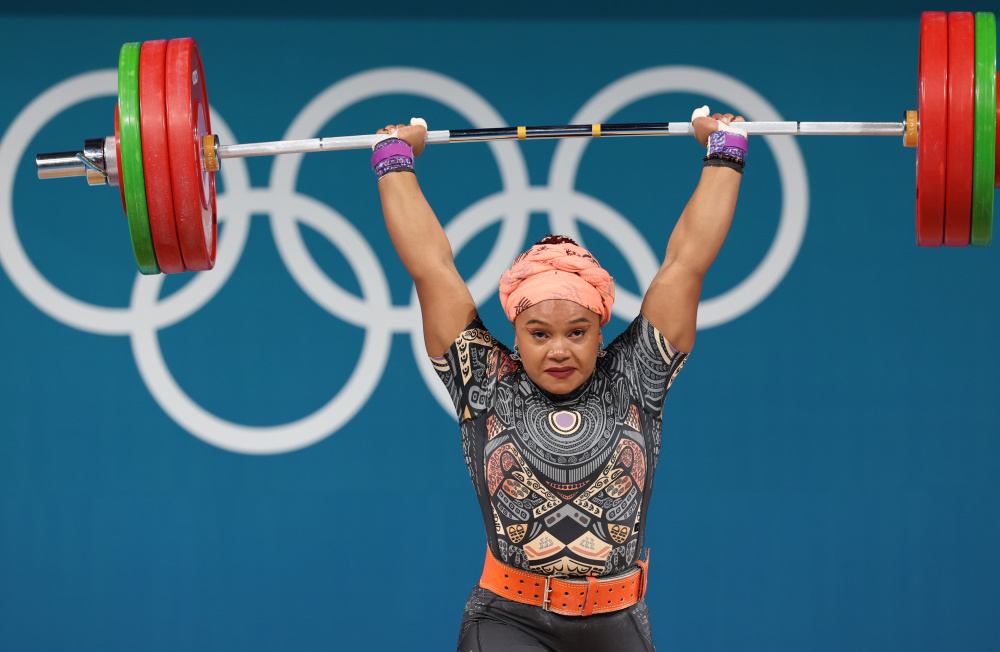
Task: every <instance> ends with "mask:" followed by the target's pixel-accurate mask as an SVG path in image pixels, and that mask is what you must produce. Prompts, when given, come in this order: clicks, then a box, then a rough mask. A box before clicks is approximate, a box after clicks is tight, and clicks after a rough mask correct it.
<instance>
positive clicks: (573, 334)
mask: <svg viewBox="0 0 1000 652" xmlns="http://www.w3.org/2000/svg"><path fill="white" fill-rule="evenodd" d="M586 334H587V331H586V330H584V329H582V328H578V329H576V330H575V331H571V332H570V337H583V336H584V335H586Z"/></svg>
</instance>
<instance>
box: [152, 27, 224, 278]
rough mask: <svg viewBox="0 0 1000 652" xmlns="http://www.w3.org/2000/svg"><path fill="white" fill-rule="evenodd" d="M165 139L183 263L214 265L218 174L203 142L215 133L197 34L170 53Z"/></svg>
mask: <svg viewBox="0 0 1000 652" xmlns="http://www.w3.org/2000/svg"><path fill="white" fill-rule="evenodd" d="M164 88H165V90H166V101H167V141H168V144H169V151H170V177H171V187H172V189H173V194H174V219H175V221H176V223H177V235H178V236H179V237H180V242H181V253H182V254H183V255H184V265H185V266H186V267H187V268H188V269H190V270H193V271H204V270H208V269H212V267H214V266H215V247H216V213H215V173H214V172H208V171H206V170H205V167H204V165H202V150H201V148H202V142H203V140H204V137H205V135H206V134H209V133H211V129H212V126H211V123H210V122H209V116H208V93H207V91H206V89H205V71H204V70H203V69H202V65H201V53H200V52H199V51H198V44H197V43H195V41H194V39H190V38H181V39H173V40H171V41H169V42H168V43H167V57H166V85H165V87H164Z"/></svg>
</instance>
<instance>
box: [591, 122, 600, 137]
mask: <svg viewBox="0 0 1000 652" xmlns="http://www.w3.org/2000/svg"><path fill="white" fill-rule="evenodd" d="M590 133H592V134H593V135H594V138H600V137H601V125H592V126H591V128H590Z"/></svg>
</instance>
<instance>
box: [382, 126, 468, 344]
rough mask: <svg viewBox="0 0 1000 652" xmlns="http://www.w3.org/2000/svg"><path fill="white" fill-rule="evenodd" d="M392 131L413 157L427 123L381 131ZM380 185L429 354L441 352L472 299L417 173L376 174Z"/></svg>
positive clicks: (421, 145) (418, 150) (465, 321)
mask: <svg viewBox="0 0 1000 652" xmlns="http://www.w3.org/2000/svg"><path fill="white" fill-rule="evenodd" d="M392 131H395V132H396V137H397V138H399V139H401V140H403V141H406V143H408V144H409V145H410V146H411V147H412V148H413V156H414V158H416V157H417V156H420V153H421V152H422V151H423V149H424V138H425V136H426V135H427V128H426V127H424V126H423V125H396V126H395V127H393V126H391V125H390V126H387V127H386V128H385V129H380V130H379V133H391V132H392ZM378 191H379V195H380V196H381V198H382V213H383V215H384V216H385V225H386V228H387V229H388V231H389V237H390V238H392V244H393V246H394V247H395V248H396V253H397V254H398V255H399V259H400V260H401V261H402V262H403V266H404V267H406V271H407V272H409V274H410V277H411V278H412V279H413V283H414V284H415V285H416V288H417V297H418V298H419V300H420V314H421V318H422V319H423V325H424V346H425V347H426V348H427V353H428V354H429V355H432V356H439V355H443V354H444V352H445V351H447V350H448V347H449V346H451V343H452V342H453V341H454V340H455V338H456V337H458V335H459V333H461V332H462V329H463V328H465V327H466V326H467V325H468V324H469V322H470V321H472V318H473V317H474V316H475V315H476V304H475V301H473V299H472V294H471V293H470V292H469V288H468V287H467V286H466V285H465V281H463V280H462V277H461V276H460V275H459V273H458V270H457V269H456V268H455V259H454V256H453V255H452V251H451V245H450V244H449V242H448V238H447V236H445V233H444V229H443V228H441V223H440V222H438V219H437V216H436V215H435V214H434V211H433V210H431V207H430V204H428V203H427V200H426V199H425V198H424V194H423V192H421V190H420V185H419V184H418V183H417V176H416V174H414V173H413V172H410V171H396V172H389V173H387V174H385V175H383V176H382V178H381V179H379V181H378Z"/></svg>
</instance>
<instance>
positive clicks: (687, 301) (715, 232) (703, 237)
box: [642, 113, 743, 351]
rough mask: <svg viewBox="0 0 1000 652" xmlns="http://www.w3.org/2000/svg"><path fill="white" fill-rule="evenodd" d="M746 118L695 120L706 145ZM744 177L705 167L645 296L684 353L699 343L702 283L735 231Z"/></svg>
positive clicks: (655, 320) (651, 316)
mask: <svg viewBox="0 0 1000 652" xmlns="http://www.w3.org/2000/svg"><path fill="white" fill-rule="evenodd" d="M742 121H743V118H742V117H736V118H734V117H733V115H732V114H729V113H727V114H726V115H724V116H723V115H721V114H718V113H716V114H715V115H714V116H712V117H699V118H695V119H694V121H693V124H694V129H695V137H696V138H697V139H698V142H700V143H701V144H702V145H703V146H706V145H707V144H708V138H709V136H710V135H711V134H712V133H714V132H716V131H718V130H719V126H720V125H719V123H720V122H721V123H723V124H727V125H728V124H729V123H730V122H742ZM741 178H742V174H741V173H740V172H738V171H736V170H735V169H733V168H731V167H726V166H719V167H712V166H706V167H705V169H704V170H702V173H701V179H700V180H699V181H698V186H697V188H695V191H694V194H692V195H691V199H690V200H689V201H688V203H687V206H685V207H684V211H683V212H682V213H681V216H680V219H678V220H677V225H676V226H675V227H674V230H673V233H671V235H670V241H669V242H668V243H667V253H666V256H664V259H663V265H662V266H661V267H660V270H659V271H658V272H657V273H656V276H655V277H654V278H653V282H652V283H651V284H650V285H649V289H647V290H646V296H645V297H644V298H643V301H642V314H643V315H644V316H645V317H646V319H648V320H649V322H650V323H651V324H653V326H655V327H656V329H657V330H658V331H660V333H662V334H663V336H664V337H665V338H667V341H669V342H670V343H671V344H672V345H673V346H675V347H677V348H678V349H680V350H681V351H690V350H691V347H692V346H693V345H694V338H695V331H696V327H697V317H698V301H699V299H700V298H701V287H702V282H703V281H704V278H705V273H706V272H707V271H708V268H709V267H711V265H712V262H713V261H714V260H715V257H716V255H718V253H719V249H721V248H722V243H723V242H725V240H726V235H727V234H728V233H729V225H730V224H731V223H732V220H733V213H734V212H735V210H736V198H737V196H738V195H739V190H740V179H741Z"/></svg>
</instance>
